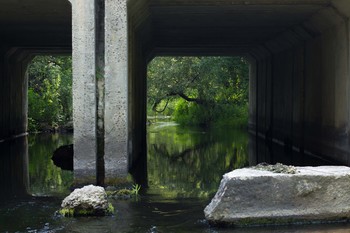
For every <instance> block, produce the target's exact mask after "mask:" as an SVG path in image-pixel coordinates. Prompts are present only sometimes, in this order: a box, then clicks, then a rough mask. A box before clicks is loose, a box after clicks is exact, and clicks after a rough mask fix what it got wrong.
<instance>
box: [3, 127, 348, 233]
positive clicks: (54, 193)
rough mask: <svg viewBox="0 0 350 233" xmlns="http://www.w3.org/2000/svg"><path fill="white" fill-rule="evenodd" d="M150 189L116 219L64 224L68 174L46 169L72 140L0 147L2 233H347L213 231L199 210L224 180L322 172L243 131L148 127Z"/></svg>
mask: <svg viewBox="0 0 350 233" xmlns="http://www.w3.org/2000/svg"><path fill="white" fill-rule="evenodd" d="M147 140H148V141H147V144H148V185H149V187H148V189H146V190H144V191H143V192H142V194H141V195H140V196H139V197H138V198H134V199H131V200H127V201H121V200H112V204H113V205H114V207H115V209H116V213H115V214H114V215H113V216H107V217H87V218H63V217H61V216H59V215H57V214H56V211H57V210H58V209H59V207H60V203H61V201H62V199H63V198H64V197H65V196H66V195H67V194H68V193H69V192H70V190H69V187H70V185H71V183H72V181H73V174H72V172H70V171H63V170H61V169H60V168H58V167H56V166H55V165H54V164H53V162H52V161H51V156H52V153H53V151H54V150H55V149H56V148H57V147H59V146H61V145H65V144H70V143H72V135H57V134H56V135H52V134H41V135H40V134H39V135H30V136H28V137H24V138H18V139H16V140H15V141H12V142H6V143H0V154H1V157H2V159H1V160H0V185H1V194H0V232H125V233H134V232H140V233H141V232H143V233H156V232H162V233H171V232H174V233H178V232H179V233H180V232H191V233H199V232H206V233H221V232H225V233H255V232H263V233H265V232H266V233H267V232H291V233H292V232H295V233H296V232H298V233H299V232H315V233H316V232H322V233H326V232H336V233H337V232H339V233H343V232H350V225H349V224H346V223H338V224H323V225H306V226H285V227H282V226H277V227H254V228H224V229H223V228H215V227H211V226H209V225H208V224H207V222H206V221H205V219H204V214H203V209H204V208H205V206H206V205H207V204H208V203H209V202H210V199H211V198H212V197H213V195H214V194H215V192H216V190H217V188H218V186H219V183H220V180H221V177H222V175H223V174H224V173H226V172H228V171H231V170H233V169H237V168H241V167H246V166H250V165H254V164H256V163H258V162H262V161H267V162H271V163H275V162H283V163H286V164H296V165H323V164H330V162H327V161H322V160H319V159H317V158H307V157H305V156H300V155H298V154H297V153H295V152H292V151H286V150H285V149H284V148H282V147H272V146H271V145H270V146H266V145H264V144H263V143H262V142H259V141H256V140H254V137H249V136H248V134H247V133H246V132H245V131H239V130H232V129H227V128H224V129H211V130H204V129H200V128H184V127H180V126H177V125H176V124H174V123H171V122H159V123H155V124H152V125H151V126H149V127H148V134H147Z"/></svg>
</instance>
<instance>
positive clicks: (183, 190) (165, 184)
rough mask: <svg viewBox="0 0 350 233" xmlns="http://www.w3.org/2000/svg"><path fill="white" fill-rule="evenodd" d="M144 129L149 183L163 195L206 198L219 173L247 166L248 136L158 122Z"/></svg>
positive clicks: (216, 181) (234, 132) (212, 190)
mask: <svg viewBox="0 0 350 233" xmlns="http://www.w3.org/2000/svg"><path fill="white" fill-rule="evenodd" d="M160 125H161V126H162V127H159V125H158V124H155V125H152V126H150V127H149V130H148V138H147V140H148V143H147V144H148V162H147V164H148V176H149V177H148V178H149V186H150V188H151V190H152V189H156V192H161V193H162V195H163V196H167V197H173V198H174V197H209V196H211V195H212V194H214V193H215V192H216V190H217V187H218V185H219V183H220V180H221V178H222V175H223V174H224V173H226V172H228V171H231V170H233V169H235V168H240V167H245V166H247V165H248V153H247V152H248V148H247V145H248V137H247V134H246V133H245V132H241V131H237V130H227V129H212V130H210V131H204V130H201V129H199V128H183V127H180V126H177V125H174V124H170V125H167V126H166V127H165V126H164V124H163V123H160Z"/></svg>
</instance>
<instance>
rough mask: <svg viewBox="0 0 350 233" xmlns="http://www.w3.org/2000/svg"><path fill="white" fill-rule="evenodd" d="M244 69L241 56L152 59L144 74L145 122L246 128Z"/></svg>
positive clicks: (244, 63)
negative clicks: (145, 89)
mask: <svg viewBox="0 0 350 233" xmlns="http://www.w3.org/2000/svg"><path fill="white" fill-rule="evenodd" d="M248 69H249V68H248V63H247V61H246V60H245V59H244V58H242V57H156V58H155V59H153V60H152V61H151V62H150V63H149V65H148V73H147V76H148V77H147V84H148V85H147V86H148V94H147V97H148V98H147V121H148V123H149V124H152V123H153V122H155V121H156V120H160V119H161V120H163V119H171V120H172V121H174V122H176V123H178V124H180V125H187V126H204V127H209V126H215V125H221V126H223V125H225V126H235V127H246V126H247V123H248V87H249V77H248V76H249V71H248Z"/></svg>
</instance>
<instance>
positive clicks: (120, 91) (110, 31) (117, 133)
mask: <svg viewBox="0 0 350 233" xmlns="http://www.w3.org/2000/svg"><path fill="white" fill-rule="evenodd" d="M105 4H106V5H105V15H106V17H105V38H106V40H105V41H106V44H105V118H104V121H105V155H104V156H105V157H104V160H105V176H106V183H109V182H112V181H113V179H115V178H126V176H127V174H128V26H127V7H126V4H127V1H126V0H117V1H115V0H107V1H105Z"/></svg>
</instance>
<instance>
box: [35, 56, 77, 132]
mask: <svg viewBox="0 0 350 233" xmlns="http://www.w3.org/2000/svg"><path fill="white" fill-rule="evenodd" d="M72 111H73V110H72V59H71V57H70V56H37V57H35V58H34V59H33V61H32V62H31V63H30V65H29V67H28V123H29V131H37V130H43V129H45V128H51V127H57V126H59V125H63V124H65V123H67V122H69V121H71V120H72Z"/></svg>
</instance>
